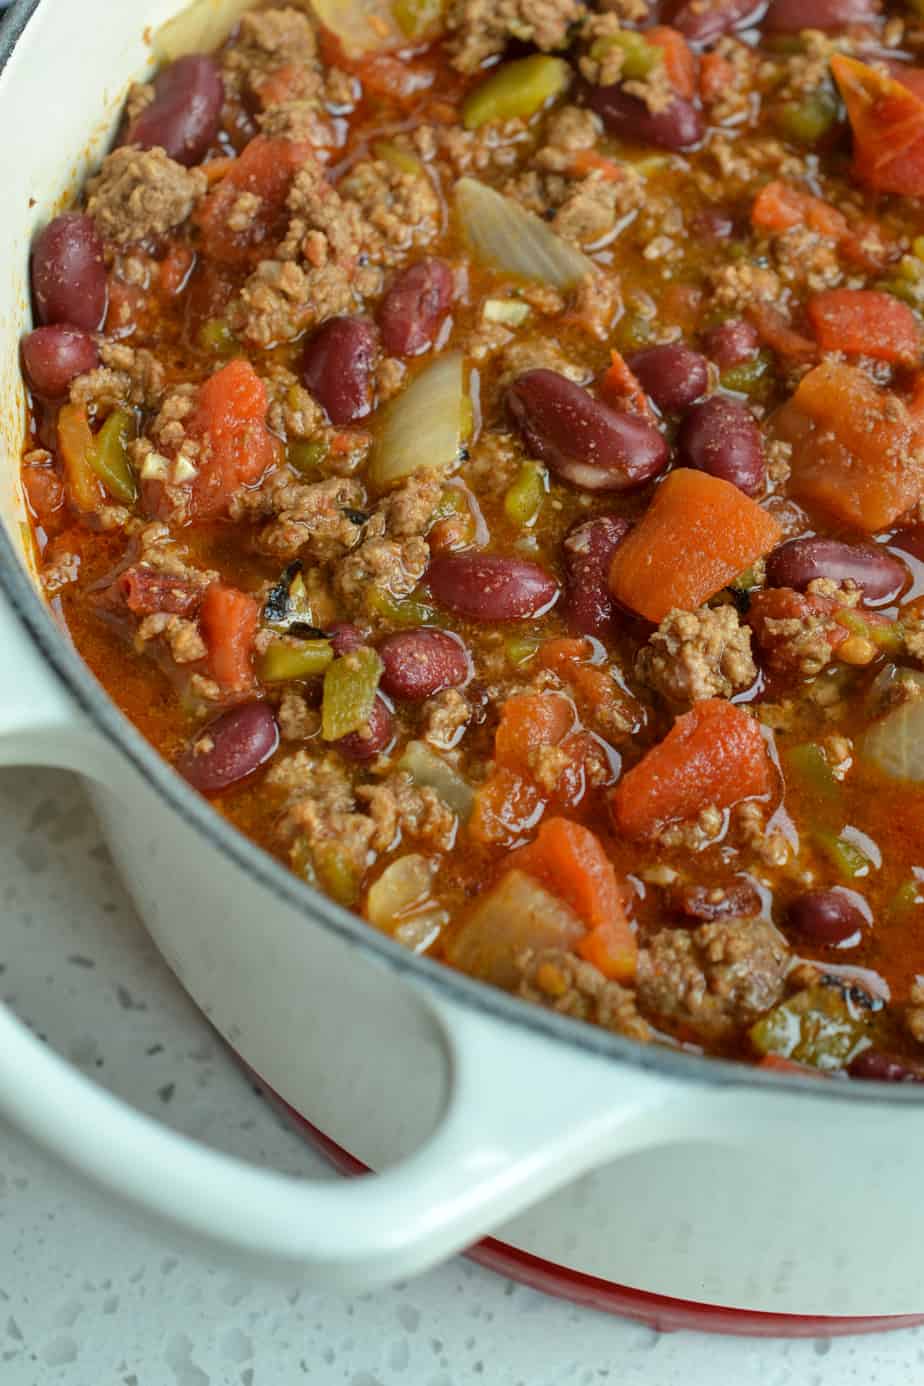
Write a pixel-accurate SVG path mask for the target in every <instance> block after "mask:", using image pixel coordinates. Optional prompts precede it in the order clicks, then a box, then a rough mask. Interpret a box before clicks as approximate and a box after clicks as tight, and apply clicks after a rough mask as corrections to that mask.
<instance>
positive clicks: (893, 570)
mask: <svg viewBox="0 0 924 1386" xmlns="http://www.w3.org/2000/svg"><path fill="white" fill-rule="evenodd" d="M910 576H911V575H910V573H909V572H908V569H907V568H906V567H905V565H904V563H902V561H901V559H899V558H896V557H895V556H894V555H893V554H890V553H889V552H888V551H887V550H886V549H880V548H873V547H866V546H863V547H860V546H859V545H856V544H844V543H841V541H840V540H839V539H821V538H812V539H787V541H786V543H785V544H780V546H779V548H777V549H774V550H773V552H772V553H771V554H770V556H769V557H768V559H767V583H768V585H769V586H770V587H794V588H795V589H796V590H797V591H800V592H801V591H804V590H805V588H806V587H807V586H808V585H809V583H810V582H814V580H815V579H816V578H831V579H832V581H833V582H845V581H847V580H848V579H850V580H851V581H852V582H855V583H856V584H857V586H858V587H859V588H862V591H863V599H864V601H866V602H868V603H871V604H873V603H876V602H891V601H894V599H895V598H896V597H897V596H898V595H899V593H900V592H902V591H904V589H905V588H906V587H907V586H908V583H909V581H910Z"/></svg>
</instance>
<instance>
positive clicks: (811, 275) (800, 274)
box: [770, 226, 844, 294]
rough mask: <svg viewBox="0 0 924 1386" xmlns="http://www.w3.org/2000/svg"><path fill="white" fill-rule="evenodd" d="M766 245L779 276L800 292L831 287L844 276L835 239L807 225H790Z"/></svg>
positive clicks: (818, 291)
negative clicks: (791, 226)
mask: <svg viewBox="0 0 924 1386" xmlns="http://www.w3.org/2000/svg"><path fill="white" fill-rule="evenodd" d="M770 249H771V253H772V255H773V261H774V264H775V266H776V271H777V274H778V275H779V277H780V279H781V280H782V282H783V283H784V284H785V285H787V287H788V288H790V289H794V290H796V291H797V292H798V293H800V294H804V293H813V294H816V293H821V292H822V290H823V289H833V288H835V287H836V286H837V285H838V284H840V283H841V281H842V280H843V278H844V270H843V269H842V268H841V262H840V260H839V259H838V254H837V241H836V240H834V239H833V238H832V237H830V236H821V235H819V234H818V232H817V231H812V230H810V229H809V227H807V226H794V227H793V228H792V229H791V230H790V231H785V232H784V233H783V234H782V235H780V236H775V237H774V238H773V240H772V242H771V245H770Z"/></svg>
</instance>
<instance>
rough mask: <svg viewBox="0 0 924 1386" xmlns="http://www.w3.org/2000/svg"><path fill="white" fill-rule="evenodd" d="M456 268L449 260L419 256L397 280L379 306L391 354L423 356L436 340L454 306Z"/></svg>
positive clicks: (380, 318) (384, 341)
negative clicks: (452, 266) (419, 258)
mask: <svg viewBox="0 0 924 1386" xmlns="http://www.w3.org/2000/svg"><path fill="white" fill-rule="evenodd" d="M453 288H454V285H453V277H452V270H451V269H450V268H449V266H448V265H447V264H446V261H445V260H435V259H429V260H418V262H417V264H416V265H410V266H409V267H408V268H407V269H406V270H402V272H401V273H400V274H399V275H398V276H397V278H396V279H394V280H393V282H392V284H391V287H390V288H389V290H388V292H387V293H386V294H385V297H384V298H383V300H382V306H381V307H380V308H379V327H380V328H381V331H382V344H383V346H384V347H385V350H386V351H387V352H388V353H389V355H391V356H419V355H420V354H421V353H422V352H424V351H429V350H430V348H431V347H432V346H433V343H434V342H435V341H436V338H437V335H438V334H439V330H440V328H441V327H442V325H443V321H444V319H445V317H446V314H447V313H448V312H449V309H450V307H451V306H452V297H453Z"/></svg>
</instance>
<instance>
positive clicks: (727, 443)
mask: <svg viewBox="0 0 924 1386" xmlns="http://www.w3.org/2000/svg"><path fill="white" fill-rule="evenodd" d="M677 452H678V456H679V459H680V464H681V466H683V467H695V468H696V469H697V470H698V471H700V472H708V473H709V475H710V476H717V477H721V479H722V480H723V481H730V482H731V484H732V485H733V486H737V487H738V490H739V491H743V492H744V494H745V495H746V496H757V495H760V493H761V491H762V490H763V489H764V479H765V476H766V462H765V460H764V446H763V441H762V439H761V436H760V429H759V428H758V427H757V424H756V423H755V422H754V418H753V415H752V414H751V412H750V410H749V409H747V408H746V407H745V405H743V404H742V403H740V401H739V400H735V399H727V398H726V397H725V396H724V395H713V396H712V397H711V398H710V399H704V400H703V401H702V403H701V404H694V405H693V408H692V409H691V410H690V412H689V413H688V414H687V416H686V418H685V419H684V421H683V423H682V424H681V425H680V431H679V433H678V434H677Z"/></svg>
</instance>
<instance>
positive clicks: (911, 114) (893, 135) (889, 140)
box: [831, 53, 924, 197]
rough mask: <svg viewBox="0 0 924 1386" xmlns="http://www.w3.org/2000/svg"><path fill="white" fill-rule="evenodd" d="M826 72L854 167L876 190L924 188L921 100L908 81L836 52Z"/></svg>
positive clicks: (913, 192) (915, 192)
mask: <svg viewBox="0 0 924 1386" xmlns="http://www.w3.org/2000/svg"><path fill="white" fill-rule="evenodd" d="M831 71H832V72H833V73H834V78H835V81H836V82H837V85H838V87H839V88H840V93H841V96H842V97H843V98H844V104H845V105H846V107H847V115H848V116H849V118H850V124H851V127H852V129H853V167H854V172H855V174H856V176H857V178H859V180H860V182H862V183H866V184H867V185H868V186H869V187H871V188H874V189H875V190H876V191H877V192H891V193H898V194H899V195H900V196H902V197H920V196H921V194H922V193H924V100H922V99H921V96H920V95H919V94H917V92H916V91H913V90H911V89H910V86H911V84H904V85H903V84H902V83H900V82H897V81H896V80H895V78H894V77H890V76H888V75H887V74H886V73H884V72H881V71H879V69H878V68H874V67H870V66H868V65H867V64H866V63H861V62H858V61H857V59H856V58H848V57H845V56H844V54H843V53H836V54H835V55H834V57H832V59H831Z"/></svg>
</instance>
